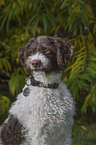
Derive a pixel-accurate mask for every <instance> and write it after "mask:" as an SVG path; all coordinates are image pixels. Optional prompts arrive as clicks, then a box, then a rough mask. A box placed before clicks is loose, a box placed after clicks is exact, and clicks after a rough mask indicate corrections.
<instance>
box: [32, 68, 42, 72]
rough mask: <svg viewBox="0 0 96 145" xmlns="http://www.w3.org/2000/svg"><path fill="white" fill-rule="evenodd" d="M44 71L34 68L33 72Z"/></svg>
mask: <svg viewBox="0 0 96 145" xmlns="http://www.w3.org/2000/svg"><path fill="white" fill-rule="evenodd" d="M41 70H42V69H40V68H33V71H36V72H37V71H41Z"/></svg>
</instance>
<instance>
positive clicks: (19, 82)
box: [9, 68, 25, 95]
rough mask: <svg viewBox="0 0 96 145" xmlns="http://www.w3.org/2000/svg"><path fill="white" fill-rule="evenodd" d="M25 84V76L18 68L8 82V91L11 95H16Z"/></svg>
mask: <svg viewBox="0 0 96 145" xmlns="http://www.w3.org/2000/svg"><path fill="white" fill-rule="evenodd" d="M24 84H25V75H24V72H23V70H22V69H21V68H18V69H17V70H16V71H15V72H14V73H13V74H12V76H11V79H10V80H9V90H10V92H11V94H12V95H14V94H18V93H19V92H20V91H21V89H22V88H23V87H24Z"/></svg>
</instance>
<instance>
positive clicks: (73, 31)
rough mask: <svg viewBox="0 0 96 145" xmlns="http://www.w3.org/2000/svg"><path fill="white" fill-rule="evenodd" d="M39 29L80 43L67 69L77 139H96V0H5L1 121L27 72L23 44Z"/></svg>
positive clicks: (0, 18) (0, 13)
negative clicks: (21, 55)
mask: <svg viewBox="0 0 96 145" xmlns="http://www.w3.org/2000/svg"><path fill="white" fill-rule="evenodd" d="M38 35H48V36H49V35H50V36H58V37H61V38H65V39H68V41H69V42H70V43H72V44H73V45H74V47H75V48H74V55H73V57H72V59H71V61H70V62H68V65H67V67H66V69H64V71H63V73H62V80H63V81H64V82H65V83H66V84H67V86H68V88H69V89H70V91H71V93H72V96H73V97H74V100H75V102H76V116H75V125H74V127H73V134H72V136H73V145H96V1H95V0H0V124H2V123H3V121H4V120H5V118H6V117H7V115H8V110H9V108H10V105H11V103H12V102H14V101H15V100H16V95H17V94H18V93H19V92H21V91H22V88H23V86H24V84H25V78H26V77H27V76H26V74H25V73H24V70H23V68H22V67H21V65H20V63H19V59H18V51H19V48H20V47H22V46H24V45H25V44H26V43H27V41H28V40H29V39H30V38H31V37H36V36H38Z"/></svg>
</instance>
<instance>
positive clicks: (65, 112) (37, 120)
mask: <svg viewBox="0 0 96 145" xmlns="http://www.w3.org/2000/svg"><path fill="white" fill-rule="evenodd" d="M9 112H10V113H11V114H13V115H14V116H16V117H17V118H18V119H19V121H20V122H21V123H22V124H23V127H24V128H25V129H26V131H27V134H26V139H27V142H29V145H45V143H44V142H46V140H47V143H48V138H49V144H48V145H51V144H52V141H51V142H50V137H52V136H53V134H54V133H55V132H57V133H55V134H56V138H54V136H53V138H52V139H51V140H53V142H54V140H55V141H56V142H57V143H55V145H56V144H57V145H59V143H60V142H59V139H58V138H60V136H61V138H62V134H63V136H64V131H66V128H67V127H68V126H69V125H70V128H71V127H72V125H73V115H74V103H73V99H72V97H71V94H70V92H69V91H68V89H67V87H66V85H65V84H64V83H62V82H59V86H58V88H57V89H49V88H43V87H33V86H30V94H29V96H27V97H25V96H23V93H21V94H19V95H18V97H17V101H16V102H15V103H14V104H13V105H12V107H11V109H10V111H9ZM50 131H51V132H50ZM67 131H68V128H67ZM68 132H70V129H69V131H68ZM49 134H50V135H51V136H50V135H49ZM37 138H38V139H37ZM63 138H64V137H63ZM60 140H61V143H62V142H63V141H64V140H62V139H60ZM26 145H27V143H26Z"/></svg>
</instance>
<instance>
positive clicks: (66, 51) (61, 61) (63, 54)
mask: <svg viewBox="0 0 96 145" xmlns="http://www.w3.org/2000/svg"><path fill="white" fill-rule="evenodd" d="M55 44H56V48H57V64H58V66H59V68H60V69H61V70H62V69H64V67H65V66H66V64H67V61H68V60H69V59H70V58H71V56H72V55H73V50H74V49H73V48H74V47H73V46H72V45H71V44H70V43H68V42H65V41H64V40H63V39H61V38H56V40H55Z"/></svg>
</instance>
